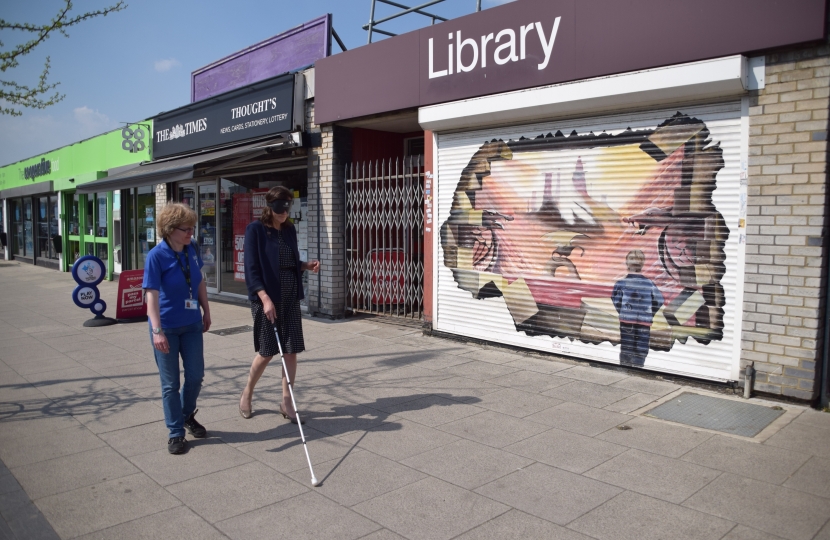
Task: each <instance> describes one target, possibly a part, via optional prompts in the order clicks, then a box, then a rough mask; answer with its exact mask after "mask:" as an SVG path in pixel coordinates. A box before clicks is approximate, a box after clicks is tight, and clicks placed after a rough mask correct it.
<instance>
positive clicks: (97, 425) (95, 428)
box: [58, 389, 164, 434]
mask: <svg viewBox="0 0 830 540" xmlns="http://www.w3.org/2000/svg"><path fill="white" fill-rule="evenodd" d="M58 404H59V405H61V403H58ZM62 406H63V407H64V408H65V410H66V411H68V412H69V413H71V414H72V416H74V417H75V418H76V419H77V420H78V421H79V422H80V423H82V424H83V425H85V426H86V427H87V428H88V429H89V430H90V431H92V432H93V433H96V434H98V433H106V432H107V431H115V430H119V429H124V428H126V427H132V426H140V425H142V424H149V423H150V422H155V421H157V420H163V419H164V411H162V409H161V403H160V402H158V401H157V400H148V399H146V398H143V397H141V396H139V395H138V394H136V393H134V392H130V391H129V390H126V389H123V390H105V391H103V392H99V393H98V394H96V395H94V396H88V397H87V396H79V397H78V398H77V399H75V400H69V399H67V400H66V402H65V403H63V404H62Z"/></svg>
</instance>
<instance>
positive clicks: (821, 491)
mask: <svg viewBox="0 0 830 540" xmlns="http://www.w3.org/2000/svg"><path fill="white" fill-rule="evenodd" d="M784 487H788V488H792V489H797V490H798V491H804V492H806V493H812V494H813V495H818V496H819V497H824V498H825V499H830V459H823V458H818V457H812V458H810V460H809V461H808V462H807V463H805V464H804V465H803V466H802V467H801V468H800V469H798V471H796V473H795V474H793V475H792V476H791V477H790V478H789V479H788V480H787V481H786V482H784Z"/></svg>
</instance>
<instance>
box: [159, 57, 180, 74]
mask: <svg viewBox="0 0 830 540" xmlns="http://www.w3.org/2000/svg"><path fill="white" fill-rule="evenodd" d="M180 65H182V63H181V62H179V61H178V60H176V59H175V58H167V59H166V60H156V63H155V67H156V71H158V72H159V73H164V72H165V71H170V70H171V69H173V68H177V67H179V66H180Z"/></svg>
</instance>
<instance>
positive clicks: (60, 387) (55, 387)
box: [26, 366, 120, 399]
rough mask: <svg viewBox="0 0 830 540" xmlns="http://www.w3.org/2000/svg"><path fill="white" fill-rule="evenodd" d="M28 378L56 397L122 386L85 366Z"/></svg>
mask: <svg viewBox="0 0 830 540" xmlns="http://www.w3.org/2000/svg"><path fill="white" fill-rule="evenodd" d="M26 378H27V379H29V380H30V381H31V383H32V384H33V385H34V386H35V388H37V389H38V390H39V391H40V392H42V393H43V394H44V395H45V396H47V397H50V398H56V399H59V398H67V397H70V396H72V397H74V396H77V395H94V394H97V393H100V392H106V391H109V390H114V389H116V388H119V387H120V386H119V385H118V384H117V383H115V382H113V381H112V380H110V379H108V378H107V377H104V376H102V375H99V374H98V373H96V372H95V371H93V370H91V369H89V368H87V367H83V366H81V367H76V368H69V369H65V370H59V371H47V372H45V373H38V374H34V375H27V376H26Z"/></svg>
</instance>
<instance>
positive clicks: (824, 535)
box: [813, 521, 830, 540]
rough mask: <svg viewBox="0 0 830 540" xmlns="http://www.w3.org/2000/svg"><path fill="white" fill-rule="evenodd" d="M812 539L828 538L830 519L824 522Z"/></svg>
mask: <svg viewBox="0 0 830 540" xmlns="http://www.w3.org/2000/svg"><path fill="white" fill-rule="evenodd" d="M813 540H830V521H828V522H827V523H825V524H824V527H823V528H822V529H821V531H819V533H818V534H817V535H816V536H815V538H813Z"/></svg>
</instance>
